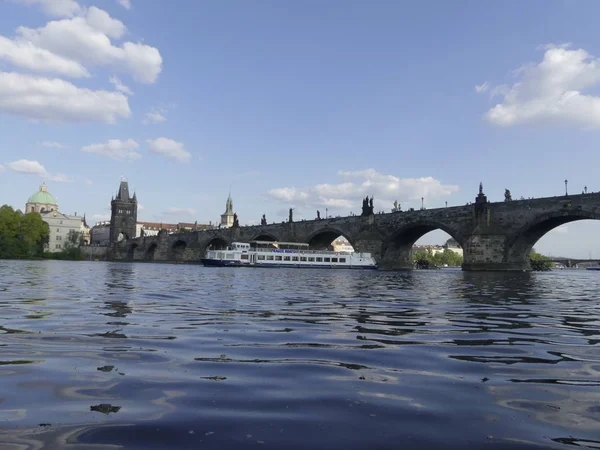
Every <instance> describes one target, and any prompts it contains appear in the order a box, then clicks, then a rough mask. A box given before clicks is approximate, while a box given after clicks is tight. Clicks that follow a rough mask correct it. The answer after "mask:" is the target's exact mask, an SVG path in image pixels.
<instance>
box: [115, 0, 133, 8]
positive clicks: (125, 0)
mask: <svg viewBox="0 0 600 450" xmlns="http://www.w3.org/2000/svg"><path fill="white" fill-rule="evenodd" d="M117 3H119V5H121V6H122V7H123V8H125V9H131V0H117Z"/></svg>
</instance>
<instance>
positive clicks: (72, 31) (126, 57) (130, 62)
mask: <svg viewBox="0 0 600 450" xmlns="http://www.w3.org/2000/svg"><path fill="white" fill-rule="evenodd" d="M126 30H127V29H126V27H125V25H124V24H123V23H122V22H121V21H119V20H116V19H113V18H112V17H110V16H109V15H108V13H106V11H103V10H101V9H99V8H96V7H95V6H91V7H90V8H88V9H87V11H86V13H85V15H82V16H77V17H73V18H70V19H62V20H55V21H51V22H48V23H47V24H46V25H45V26H44V27H40V28H36V29H33V28H27V27H19V28H18V29H17V33H18V34H19V39H21V40H23V41H27V42H30V43H31V44H32V45H33V46H35V47H37V48H41V49H45V50H48V51H49V52H52V53H53V54H54V55H58V56H60V57H62V58H66V59H68V60H71V61H76V62H77V63H79V64H81V65H84V66H111V67H114V68H115V69H117V70H120V71H125V72H129V73H131V74H132V76H133V78H134V79H135V80H137V81H140V82H142V83H154V82H155V81H156V79H157V77H158V75H159V74H160V72H161V71H162V57H161V55H160V52H159V51H158V49H156V48H154V47H151V46H149V45H145V44H141V43H133V42H125V43H123V44H122V45H121V46H115V45H113V44H112V43H111V38H113V39H120V38H121V37H122V36H123V35H124V34H125V32H126Z"/></svg>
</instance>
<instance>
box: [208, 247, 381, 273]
mask: <svg viewBox="0 0 600 450" xmlns="http://www.w3.org/2000/svg"><path fill="white" fill-rule="evenodd" d="M202 264H204V265H205V266H233V267H240V266H241V267H294V268H319V269H376V268H377V264H376V263H375V259H373V257H372V256H371V254H370V253H357V252H335V251H330V250H310V249H309V246H308V244H302V243H297V242H271V241H252V242H250V243H246V242H233V243H232V244H231V246H230V247H228V248H227V249H225V250H216V249H210V248H209V249H208V250H207V251H206V255H205V257H204V258H203V259H202Z"/></svg>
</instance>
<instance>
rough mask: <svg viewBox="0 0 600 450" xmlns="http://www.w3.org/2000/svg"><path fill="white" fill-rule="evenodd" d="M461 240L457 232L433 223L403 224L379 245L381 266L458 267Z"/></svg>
mask: <svg viewBox="0 0 600 450" xmlns="http://www.w3.org/2000/svg"><path fill="white" fill-rule="evenodd" d="M462 263H463V249H462V241H461V240H460V237H459V236H458V234H457V233H455V232H454V231H453V230H451V229H449V228H447V227H446V226H444V225H441V224H437V223H420V224H410V225H406V226H404V227H402V228H400V229H398V230H396V231H395V233H394V234H392V237H391V238H390V239H388V240H387V241H386V242H385V243H384V246H383V256H382V258H381V261H380V264H379V266H380V267H381V268H382V269H391V270H411V269H415V268H417V269H438V268H450V267H455V268H460V267H461V266H462Z"/></svg>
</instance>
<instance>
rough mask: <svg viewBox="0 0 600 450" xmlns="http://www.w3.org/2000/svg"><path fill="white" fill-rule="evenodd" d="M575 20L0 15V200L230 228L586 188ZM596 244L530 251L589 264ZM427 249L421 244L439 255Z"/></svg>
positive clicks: (212, 7) (573, 233) (484, 12)
mask: <svg viewBox="0 0 600 450" xmlns="http://www.w3.org/2000/svg"><path fill="white" fill-rule="evenodd" d="M599 16H600V4H599V3H597V2H594V1H577V2H575V1H570V0H562V1H546V0H540V1H533V0H532V1H528V2H519V3H517V2H495V3H491V2H479V1H462V2H461V1H456V2H438V1H419V2H412V3H409V2H398V1H383V0H381V1H378V2H375V3H373V2H366V1H360V2H359V1H349V0H345V1H341V0H331V1H327V2H323V1H317V0H306V1H303V2H291V1H287V2H282V1H276V0H269V1H267V0H264V1H230V2H219V1H207V2H198V1H196V0H177V1H176V2H173V1H166V0H160V1H159V0H143V1H142V0H129V1H126V0H96V1H92V0H90V1H87V0H80V1H75V0H2V1H0V149H1V150H0V165H1V166H2V167H1V168H0V203H8V204H10V205H12V206H14V207H18V208H23V207H24V204H25V202H26V200H27V198H28V197H29V195H31V194H32V193H33V192H35V191H36V190H37V189H38V186H39V184H40V183H41V182H42V181H45V182H46V183H47V184H48V186H49V190H50V191H51V192H52V193H53V194H54V195H55V196H56V197H57V198H58V200H59V205H60V209H61V210H62V211H63V212H67V213H73V212H78V213H79V214H81V213H84V212H85V213H86V214H87V217H88V218H90V220H89V221H90V222H92V223H93V222H95V221H96V220H102V219H106V218H108V217H109V211H108V209H107V208H108V204H109V202H110V198H111V195H113V193H115V192H116V190H117V187H118V184H119V181H120V177H122V176H123V177H126V178H127V180H128V181H129V184H130V186H131V188H132V189H134V190H135V191H136V192H137V195H138V199H139V202H140V204H141V205H142V208H140V211H139V214H138V217H139V219H140V220H147V221H162V222H178V221H186V222H193V221H195V220H197V221H198V222H199V223H208V222H209V221H212V222H215V221H218V220H219V215H220V214H221V213H222V212H223V211H224V209H225V200H226V198H227V195H228V192H229V189H230V187H231V192H232V197H233V200H234V209H235V210H236V212H237V213H238V215H239V217H240V221H241V223H242V224H253V223H258V222H259V221H260V217H261V215H262V214H263V213H265V214H266V215H267V219H268V220H269V221H281V220H283V219H285V218H286V217H287V210H288V208H289V207H295V208H296V212H295V217H296V218H297V219H301V218H306V219H310V218H314V217H315V214H316V210H317V209H319V210H320V211H321V214H322V215H323V216H324V215H325V209H326V208H327V211H328V214H330V215H338V214H339V215H347V214H348V213H350V212H354V213H359V212H360V205H361V198H362V197H364V196H365V195H367V194H368V195H374V196H375V209H376V210H386V211H387V210H389V209H390V208H391V207H392V202H393V201H394V200H398V201H399V202H400V203H401V206H402V208H403V209H407V208H410V207H415V208H418V207H420V205H421V197H425V206H426V207H430V208H431V207H436V206H437V207H439V206H443V205H444V203H445V202H446V201H447V202H448V204H449V205H460V204H465V203H466V202H468V201H472V200H473V199H474V197H475V195H476V194H477V189H478V185H479V182H480V181H482V182H483V184H484V190H485V192H486V194H487V195H488V198H489V199H490V200H492V201H500V200H502V199H503V193H504V189H505V188H508V189H510V190H511V192H512V194H513V198H519V197H520V196H525V197H531V196H533V197H541V196H552V195H560V194H562V193H563V192H564V180H565V178H566V179H568V180H569V189H570V190H571V191H572V192H581V191H582V190H583V188H584V186H587V187H588V189H589V190H591V191H598V190H600V177H599V176H598V169H597V168H598V165H599V164H598V163H599V159H600V156H599V153H598V149H597V145H596V144H597V141H598V136H599V128H600V97H597V96H598V95H600V92H599V89H598V87H599V86H600V60H598V59H596V58H597V57H598V56H600V48H599V46H600V44H599V41H598V39H597V37H598V32H597V31H596V30H597V24H596V22H597V17H599ZM599 231H600V225H599V224H596V223H594V222H589V221H583V222H577V223H572V224H568V225H567V226H564V227H562V228H560V229H557V230H554V231H552V232H550V233H549V234H548V235H546V236H545V237H544V238H542V240H541V241H540V242H539V243H538V245H537V246H536V248H537V249H538V250H540V251H543V252H545V253H549V254H554V255H558V254H567V255H571V256H579V257H587V256H588V255H589V254H590V252H591V253H592V256H600V241H599V240H598V238H597V236H598V232H599ZM445 237H447V236H446V235H445V234H443V233H440V232H437V233H436V232H434V233H431V234H430V235H428V236H426V237H425V238H424V241H427V242H432V243H435V242H443V240H444V238H445Z"/></svg>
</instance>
